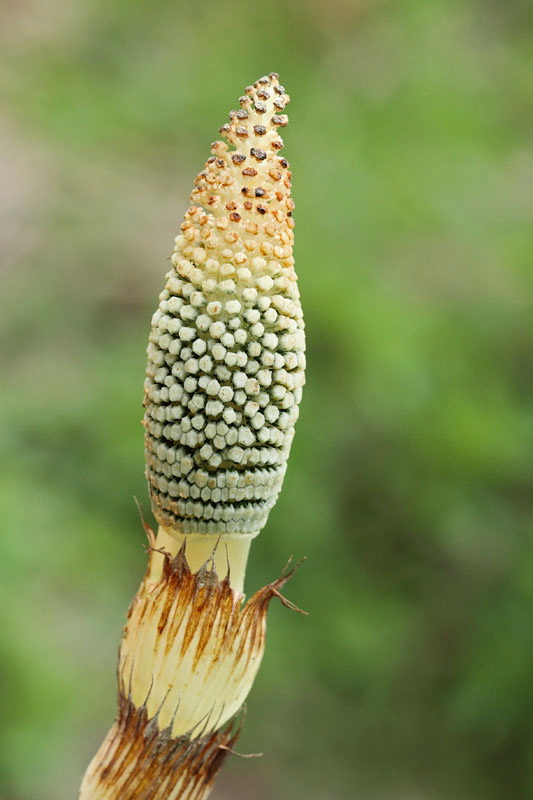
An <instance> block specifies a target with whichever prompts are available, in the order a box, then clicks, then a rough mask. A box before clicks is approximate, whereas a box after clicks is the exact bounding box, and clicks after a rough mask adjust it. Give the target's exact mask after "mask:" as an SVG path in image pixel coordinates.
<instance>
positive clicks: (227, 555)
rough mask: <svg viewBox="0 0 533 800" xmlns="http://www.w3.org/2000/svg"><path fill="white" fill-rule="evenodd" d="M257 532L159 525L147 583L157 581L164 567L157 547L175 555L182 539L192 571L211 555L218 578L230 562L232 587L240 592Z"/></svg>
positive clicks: (196, 569) (226, 570)
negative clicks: (189, 530)
mask: <svg viewBox="0 0 533 800" xmlns="http://www.w3.org/2000/svg"><path fill="white" fill-rule="evenodd" d="M257 533H259V531H257ZM257 533H249V534H241V533H225V534H220V533H181V532H180V531H176V530H174V529H173V528H165V527H163V526H162V525H160V526H159V530H158V532H157V539H156V545H155V547H156V550H155V551H152V553H151V559H150V573H149V577H148V582H149V583H152V582H153V583H156V582H157V581H158V580H159V577H160V576H161V572H162V570H163V562H164V556H163V554H162V553H158V552H157V550H158V549H161V550H165V551H166V552H167V553H170V555H172V556H175V555H176V553H177V552H178V550H179V549H180V547H181V546H182V545H183V543H184V542H185V556H186V558H187V563H188V564H189V568H190V570H191V572H198V570H199V569H200V567H201V566H202V565H203V564H205V563H206V561H208V560H209V559H210V558H211V557H213V558H214V560H215V569H216V571H217V575H218V577H219V579H220V580H222V579H224V578H225V577H226V575H227V572H228V565H229V570H230V585H231V588H232V589H234V590H235V591H236V592H239V593H242V591H243V587H244V575H245V572H246V564H247V562H248V554H249V552H250V545H251V543H252V540H253V539H254V538H255V537H256V536H257Z"/></svg>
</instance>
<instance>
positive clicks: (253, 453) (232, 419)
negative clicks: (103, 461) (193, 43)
mask: <svg viewBox="0 0 533 800" xmlns="http://www.w3.org/2000/svg"><path fill="white" fill-rule="evenodd" d="M288 101H289V97H288V95H287V94H286V92H285V89H284V88H283V86H281V85H280V83H279V80H278V76H277V75H276V74H275V73H271V74H270V75H268V76H267V77H264V78H260V79H259V80H258V81H257V82H256V83H255V84H254V85H253V86H249V87H248V88H247V89H246V91H245V94H244V95H243V96H242V97H241V98H240V100H239V105H240V109H239V110H238V111H232V112H231V113H230V115H229V122H228V123H226V124H225V125H223V126H222V128H221V129H220V132H221V134H222V135H223V136H224V138H225V140H226V141H225V142H223V141H216V142H214V143H213V145H212V147H211V153H212V155H211V157H210V158H209V159H208V160H207V162H206V165H205V168H204V169H203V170H202V172H200V174H199V175H198V176H197V178H196V180H195V188H194V189H193V191H192V194H191V206H190V208H189V209H188V211H187V213H186V214H185V219H184V222H183V223H182V225H181V233H180V235H179V236H177V237H176V240H175V247H174V252H173V254H172V257H171V262H172V269H171V271H170V272H169V273H168V274H167V276H166V277H167V281H166V285H165V288H164V290H163V291H162V293H161V295H160V303H159V307H158V309H157V311H156V312H155V314H154V316H153V318H152V327H151V332H150V339H149V345H148V367H147V378H146V381H145V400H144V405H145V409H146V413H145V416H144V426H145V432H146V435H145V446H146V466H147V478H148V482H149V488H150V494H151V500H152V509H153V513H154V516H155V517H156V519H157V521H158V522H159V523H160V525H162V526H164V527H165V528H167V529H168V528H170V529H172V530H173V531H178V532H181V533H184V534H190V533H208V534H255V533H257V532H259V531H260V530H261V528H262V527H263V526H264V525H265V523H266V520H267V517H268V514H269V511H270V509H271V508H272V506H273V505H274V503H275V502H276V498H277V496H278V493H279V491H280V488H281V484H282V482H283V477H284V475H285V469H286V464H287V457H288V455H289V450H290V446H291V442H292V438H293V435H294V425H295V423H296V420H297V418H298V404H299V402H300V398H301V394H302V386H303V384H304V367H305V355H304V350H305V338H304V323H303V316H302V309H301V305H300V300H299V294H298V287H297V282H296V273H295V271H294V259H293V254H292V245H293V238H294V237H293V227H294V221H293V219H292V211H293V207H294V204H293V201H292V199H291V194H290V191H291V183H290V177H291V173H290V172H289V164H288V162H287V160H286V159H285V158H284V157H283V156H282V155H281V154H280V151H281V149H282V147H283V141H282V139H281V137H280V135H279V132H278V129H279V128H282V127H284V126H285V125H286V124H287V117H286V115H285V114H284V113H283V111H284V109H285V106H286V105H287V103H288Z"/></svg>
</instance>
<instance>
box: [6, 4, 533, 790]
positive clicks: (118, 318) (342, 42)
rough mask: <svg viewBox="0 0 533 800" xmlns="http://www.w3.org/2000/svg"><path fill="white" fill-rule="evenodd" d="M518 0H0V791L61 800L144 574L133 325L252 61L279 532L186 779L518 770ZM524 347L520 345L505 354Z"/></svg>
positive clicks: (516, 777)
mask: <svg viewBox="0 0 533 800" xmlns="http://www.w3.org/2000/svg"><path fill="white" fill-rule="evenodd" d="M531 10H532V7H531V5H530V4H529V3H527V2H525V0H523V1H522V0H506V2H505V3H503V2H497V0H489V1H488V2H481V1H480V0H474V1H473V2H467V0H433V2H428V0H404V2H387V1H386V0H381V1H380V0H362V1H361V2H357V1H356V0H355V1H350V0H296V1H295V2H288V1H287V0H285V2H283V0H270V2H269V3H268V4H257V5H256V4H253V3H251V2H246V0H230V1H229V2H220V0H219V2H209V0H205V2H203V3H198V2H195V3H192V2H191V3H187V4H183V3H178V2H171V0H157V1H156V2H150V3H148V2H140V0H129V1H128V2H126V0H78V2H72V3H66V2H63V1H62V0H25V1H24V2H14V0H12V1H11V2H7V1H6V2H3V3H2V5H1V8H0V50H1V55H0V64H1V70H0V96H1V100H0V148H1V154H0V172H1V174H2V180H1V187H0V208H1V224H0V237H1V249H2V256H3V258H2V267H1V269H2V272H1V292H0V297H1V300H0V305H1V308H0V330H1V337H2V348H1V359H2V373H1V374H2V380H1V397H0V411H1V415H2V425H1V434H0V436H1V473H0V498H1V500H0V502H1V518H2V523H3V526H4V537H3V545H2V548H3V552H2V557H1V572H2V575H1V588H0V592H1V594H0V613H1V621H0V622H1V627H2V636H1V650H2V652H1V654H0V673H1V676H0V677H1V686H2V690H3V694H4V700H3V709H4V710H3V719H2V726H1V734H0V736H1V739H2V742H1V745H2V746H1V751H2V754H1V756H0V759H1V761H0V797H1V798H2V800H68V798H72V797H74V796H75V795H76V791H77V786H78V783H79V779H80V777H81V774H82V773H83V771H84V769H85V766H86V764H87V762H88V760H89V758H90V757H91V756H92V755H93V752H94V751H95V749H96V746H97V744H98V743H99V742H100V740H101V738H102V736H103V734H104V732H105V731H106V730H107V728H108V726H109V724H110V723H111V720H112V718H113V715H114V711H115V681H114V671H115V661H116V652H117V646H118V641H119V637H120V632H121V628H122V625H123V620H124V614H125V611H126V608H127V605H128V603H129V601H130V598H131V596H132V595H133V593H134V591H135V589H136V587H137V584H138V582H139V580H140V577H141V574H142V572H143V568H144V561H145V554H144V551H143V532H142V529H141V525H140V523H139V519H138V514H137V511H136V508H135V505H134V502H133V495H136V496H137V497H138V498H140V499H141V500H142V501H143V502H144V504H145V507H147V501H146V498H147V492H146V487H145V481H144V476H143V443H142V428H141V425H140V419H141V415H142V409H141V393H142V381H143V373H144V366H145V346H146V341H147V334H148V325H149V319H150V316H151V313H152V310H153V309H154V307H155V305H156V297H157V294H158V292H159V291H160V289H161V287H162V284H163V275H164V272H165V271H166V270H167V266H168V265H167V262H166V261H165V259H166V257H167V256H168V254H169V252H170V250H171V247H172V243H173V238H174V235H175V233H176V232H177V229H178V227H179V224H180V222H181V215H182V213H183V211H184V209H185V208H186V205H187V198H188V194H189V191H190V189H191V187H192V180H193V177H194V175H195V174H196V173H197V172H198V171H199V170H200V169H201V167H202V165H203V163H204V161H205V159H206V158H207V156H208V155H209V143H210V142H211V141H212V140H213V139H215V138H217V135H218V134H217V131H218V127H219V125H221V124H222V123H223V122H224V121H225V119H226V115H227V112H228V111H229V110H230V109H231V108H233V107H235V104H236V101H237V98H238V97H239V95H240V94H241V93H242V90H243V88H244V86H245V85H246V84H248V83H250V82H252V81H254V80H255V79H257V78H258V77H259V76H260V75H262V74H263V73H265V72H269V71H272V70H275V71H278V72H279V73H280V75H281V79H282V81H283V83H284V84H285V85H286V87H287V90H288V91H289V93H290V94H291V95H292V102H291V105H290V107H289V109H288V110H289V114H290V121H291V124H290V126H289V128H288V129H287V131H286V135H285V141H286V150H285V154H286V155H287V157H288V158H289V160H290V161H291V165H292V168H293V177H294V196H295V201H296V215H295V216H296V223H297V226H296V240H297V246H296V258H297V269H298V272H299V275H300V284H301V292H302V297H303V303H304V308H305V312H306V320H307V333H308V362H309V367H308V378H307V387H306V390H305V393H304V400H303V404H302V412H301V418H300V422H299V424H298V429H297V436H296V439H295V443H294V447H293V452H292V456H291V460H290V466H289V472H288V475H287V479H286V483H285V486H284V491H283V494H282V497H281V499H280V501H279V503H278V505H277V507H276V509H275V511H274V512H273V513H272V514H271V517H270V521H269V524H268V527H267V529H266V530H265V531H264V533H263V534H262V536H261V537H260V538H259V540H258V541H257V542H256V544H255V545H254V548H253V552H252V558H251V561H250V567H249V572H248V583H247V586H248V591H249V592H251V591H253V590H255V589H256V588H257V587H259V586H260V585H262V584H263V583H265V582H267V581H269V580H271V579H272V578H273V577H275V576H276V575H277V574H278V573H279V571H280V568H281V567H282V565H283V564H284V562H285V561H286V559H287V557H288V556H289V555H290V554H291V553H292V554H294V556H295V557H299V556H302V555H307V556H308V561H307V564H306V565H305V566H304V567H303V568H302V569H301V570H300V572H299V573H298V574H297V576H296V577H295V578H294V580H293V582H292V584H291V585H290V587H289V588H288V589H287V594H288V596H289V597H290V598H291V599H292V600H293V601H294V602H296V603H297V604H298V605H300V606H302V607H303V608H306V609H307V610H308V611H309V612H310V616H309V617H307V618H304V617H299V616H297V615H294V614H291V613H290V612H289V611H287V610H286V609H284V608H282V607H281V606H280V605H279V604H274V606H273V608H272V610H271V615H270V625H269V641H268V646H267V652H266V657H265V660H264V664H263V668H262V671H261V672H260V675H259V677H258V679H257V682H256V685H255V687H254V690H253V692H252V694H251V696H250V699H249V704H248V718H247V722H246V728H245V731H244V733H243V735H242V738H241V740H240V743H239V749H240V750H241V751H242V752H257V751H262V752H264V753H265V755H264V757H263V758H262V759H256V760H253V761H242V760H238V759H233V760H232V761H231V763H229V765H228V766H227V767H226V769H225V771H224V773H223V775H222V776H221V778H220V780H219V782H218V784H217V788H216V790H215V792H214V795H213V796H214V798H217V799H218V800H230V798H231V800H236V798H243V799H244V798H246V799H248V798H254V800H271V798H274V797H275V798H291V799H292V798H294V799H295V800H297V799H299V798H302V800H303V798H305V800H332V799H333V798H343V799H344V798H352V797H357V798H363V799H364V800H462V798H465V799H466V798H468V800H477V799H478V798H479V799H480V800H481V798H483V800H500V799H503V798H505V800H507V799H508V798H526V797H533V741H532V740H533V726H532V718H533V680H532V673H533V670H532V665H533V626H532V611H533V547H532V537H531V511H532V507H531V493H530V490H531V487H530V486H528V481H529V479H530V477H531V467H532V463H531V461H532V458H531V439H532V437H531V434H532V428H533V422H532V419H533V417H532V414H531V396H532V394H531V381H532V372H531V361H530V358H531V355H532V352H531V351H532V338H531V330H528V327H529V323H530V320H529V319H528V314H527V296H528V292H530V291H531V252H532V245H533V236H532V228H531V219H532V217H531V212H532V210H533V209H532V203H531V196H532V194H531V188H532V184H533V150H532V148H531V130H532V123H533V114H532V103H531V100H532V97H533V58H532V51H531V36H532V34H533V17H532V13H531ZM528 362H529V367H528Z"/></svg>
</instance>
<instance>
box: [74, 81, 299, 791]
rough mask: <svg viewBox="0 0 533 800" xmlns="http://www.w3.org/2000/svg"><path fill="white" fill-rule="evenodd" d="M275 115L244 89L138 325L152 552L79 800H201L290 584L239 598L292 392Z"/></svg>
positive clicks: (270, 89)
mask: <svg viewBox="0 0 533 800" xmlns="http://www.w3.org/2000/svg"><path fill="white" fill-rule="evenodd" d="M288 101H289V97H288V95H287V94H286V92H285V89H284V88H283V86H281V85H280V83H279V80H278V75H277V74H275V73H271V74H270V75H268V76H267V77H263V78H260V79H259V80H258V81H257V82H256V83H255V84H254V85H253V86H249V87H248V88H247V89H246V92H245V94H244V95H243V96H242V97H241V98H240V100H239V105H240V109H239V110H238V111H232V112H231V113H230V115H229V122H228V123H226V124H225V125H223V126H222V128H221V129H220V132H221V134H222V135H223V136H224V138H225V140H226V141H225V142H223V141H216V142H214V143H213V145H212V147H211V157H210V158H209V159H208V160H207V163H206V165H205V168H204V169H203V170H202V172H200V174H199V175H198V176H197V178H196V180H195V187H194V189H193V191H192V194H191V206H190V208H189V209H188V211H187V212H186V214H185V219H184V222H183V223H182V225H181V233H180V234H179V235H178V236H177V237H176V240H175V247H174V252H173V254H172V257H171V263H172V268H171V270H170V272H169V273H168V274H167V276H166V284H165V288H164V290H163V291H162V293H161V295H160V298H159V300H160V302H159V307H158V309H157V311H156V312H155V314H154V316H153V318H152V326H151V332H150V338H149V345H148V367H147V377H146V381H145V399H144V405H145V409H146V411H145V416H144V422H143V424H144V427H145V452H146V475H147V478H148V483H149V489H150V495H151V501H152V511H153V514H154V516H155V518H156V520H157V522H158V525H159V528H158V532H157V535H156V534H155V533H154V532H153V531H152V530H151V529H150V528H149V526H148V525H146V524H145V530H146V532H147V535H148V539H149V564H148V568H147V572H146V574H145V577H144V579H143V581H142V583H141V586H140V589H139V591H138V593H137V595H136V596H135V598H134V599H133V602H132V604H131V606H130V609H129V612H128V619H127V622H126V626H125V629H124V635H123V639H122V644H121V647H120V653H119V667H118V684H119V687H118V688H119V700H118V715H117V718H116V720H115V723H114V725H113V727H112V728H111V730H110V732H109V734H108V735H107V737H106V739H105V741H104V743H103V744H102V746H101V747H100V750H99V751H98V753H97V754H96V756H95V757H94V759H93V761H92V762H91V764H90V766H89V768H88V770H87V772H86V774H85V777H84V779H83V783H82V787H81V793H80V800H96V799H100V798H101V800H119V798H120V800H163V798H165V799H166V800H178V799H180V800H193V799H194V800H201V799H202V798H205V797H207V796H208V795H209V794H210V791H211V788H212V784H213V781H214V778H215V776H216V774H217V772H218V770H219V769H220V767H221V766H222V763H223V762H224V760H225V758H226V757H227V755H228V753H229V752H231V750H232V747H233V744H234V743H235V741H236V738H237V736H238V732H239V730H238V729H239V723H238V722H235V715H236V714H237V712H238V711H239V709H241V707H242V705H243V703H244V701H245V699H246V696H247V695H248V692H249V691H250V688H251V686H252V683H253V681H254V678H255V675H256V673H257V670H258V668H259V664H260V661H261V657H262V654H263V649H264V642H265V625H266V614H267V609H268V605H269V602H270V600H271V598H272V597H273V596H277V597H279V598H281V600H282V602H283V603H284V604H285V605H288V606H289V607H293V606H292V604H291V603H289V601H287V600H286V599H285V598H284V597H283V596H282V595H281V594H280V589H281V587H282V586H283V584H284V583H285V582H286V581H287V579H288V578H289V577H290V575H291V574H292V572H293V570H291V572H286V573H285V574H283V575H282V577H281V578H279V579H278V580H277V581H274V582H273V583H271V584H269V585H268V586H266V587H264V588H263V589H261V590H259V591H258V592H257V593H256V594H255V595H254V596H253V597H252V598H251V599H250V600H249V601H248V602H247V603H246V604H245V605H243V600H244V595H243V594H242V590H243V583H244V573H245V569H246V562H247V558H248V552H249V549H250V545H251V542H252V540H253V539H254V537H255V536H257V534H258V533H259V532H260V530H261V529H262V528H263V526H264V525H265V523H266V520H267V518H268V514H269V512H270V510H271V508H272V507H273V505H274V503H275V502H276V498H277V496H278V493H279V491H280V488H281V484H282V482H283V477H284V474H285V469H286V464H287V457H288V455H289V450H290V446H291V442H292V438H293V435H294V425H295V422H296V420H297V417H298V403H299V401H300V398H301V394H302V386H303V384H304V367H305V356H304V349H305V339H304V323H303V317H302V309H301V306H300V301H299V295H298V287H297V283H296V273H295V271H294V259H293V255H292V245H293V227H294V222H293V219H292V212H293V207H294V204H293V201H292V199H291V183H290V177H291V174H290V172H289V164H288V162H287V161H286V159H285V158H284V157H283V156H282V155H281V154H280V151H281V149H282V147H283V141H282V139H281V138H280V136H279V133H278V129H279V128H282V127H284V126H285V125H286V124H287V117H286V115H285V114H284V113H283V112H284V109H285V106H286V104H287V103H288Z"/></svg>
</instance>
